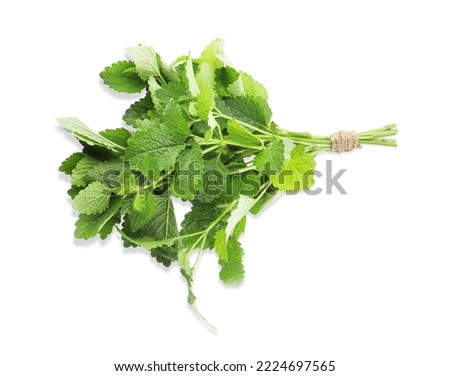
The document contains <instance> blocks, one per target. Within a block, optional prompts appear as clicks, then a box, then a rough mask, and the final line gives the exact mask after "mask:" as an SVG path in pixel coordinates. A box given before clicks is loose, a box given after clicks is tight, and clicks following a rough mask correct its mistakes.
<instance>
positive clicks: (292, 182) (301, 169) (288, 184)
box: [270, 145, 315, 192]
mask: <svg viewBox="0 0 450 376" xmlns="http://www.w3.org/2000/svg"><path fill="white" fill-rule="evenodd" d="M314 167H315V161H314V157H313V156H312V155H310V154H308V153H306V152H305V148H304V147H303V146H302V145H298V146H296V147H295V148H294V149H292V151H291V154H290V159H288V160H287V161H286V162H285V164H284V166H283V169H282V170H281V171H280V173H279V174H277V175H271V176H270V181H271V183H272V184H273V186H274V187H275V188H278V189H279V190H280V191H292V192H299V191H302V190H304V189H307V188H309V187H311V186H312V185H313V184H314Z"/></svg>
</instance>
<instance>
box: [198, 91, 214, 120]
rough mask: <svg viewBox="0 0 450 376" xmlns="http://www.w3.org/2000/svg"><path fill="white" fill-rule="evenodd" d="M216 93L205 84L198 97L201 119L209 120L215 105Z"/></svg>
mask: <svg viewBox="0 0 450 376" xmlns="http://www.w3.org/2000/svg"><path fill="white" fill-rule="evenodd" d="M215 95H216V93H215V91H214V90H213V89H211V88H210V87H208V86H203V87H202V88H201V90H200V93H199V94H198V97H197V106H196V109H197V115H198V117H199V118H200V119H202V120H204V121H208V119H209V115H210V113H211V110H212V109H213V108H214V106H215V101H214V97H215Z"/></svg>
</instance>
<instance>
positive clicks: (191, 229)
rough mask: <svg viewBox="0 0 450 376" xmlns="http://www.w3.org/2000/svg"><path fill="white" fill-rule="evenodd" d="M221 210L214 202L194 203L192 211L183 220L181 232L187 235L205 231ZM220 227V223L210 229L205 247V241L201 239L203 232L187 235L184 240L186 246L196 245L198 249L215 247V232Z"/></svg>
mask: <svg viewBox="0 0 450 376" xmlns="http://www.w3.org/2000/svg"><path fill="white" fill-rule="evenodd" d="M221 212H222V210H221V209H220V208H218V207H217V206H215V205H213V204H203V203H194V205H192V208H191V211H190V212H188V213H186V215H185V216H184V219H183V222H181V231H180V234H181V235H183V236H185V235H189V234H194V233H196V232H201V231H204V230H205V229H206V228H207V227H208V226H210V225H211V223H212V222H213V221H214V220H215V219H217V217H218V216H219V215H220V214H221ZM219 227H220V223H218V224H217V225H216V226H215V227H214V228H212V229H211V230H210V231H209V233H208V235H207V236H206V238H205V240H204V244H203V248H202V243H203V241H199V239H200V238H201V237H202V234H199V235H196V236H190V237H186V238H185V240H184V245H185V247H188V248H189V247H195V248H197V249H207V248H213V246H214V234H215V232H216V231H217V230H218V228H219Z"/></svg>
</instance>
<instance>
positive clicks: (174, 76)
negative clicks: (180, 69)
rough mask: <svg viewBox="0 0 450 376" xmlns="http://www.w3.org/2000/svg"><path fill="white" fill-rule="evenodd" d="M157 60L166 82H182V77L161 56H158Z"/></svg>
mask: <svg viewBox="0 0 450 376" xmlns="http://www.w3.org/2000/svg"><path fill="white" fill-rule="evenodd" d="M156 60H157V61H158V66H159V70H160V71H161V75H162V76H163V78H164V79H165V80H166V81H172V82H178V81H181V78H180V76H179V75H178V73H177V72H176V70H175V69H173V67H171V66H170V65H169V64H167V63H166V62H165V61H164V60H163V59H162V58H161V56H159V54H156Z"/></svg>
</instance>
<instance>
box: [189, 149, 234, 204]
mask: <svg viewBox="0 0 450 376" xmlns="http://www.w3.org/2000/svg"><path fill="white" fill-rule="evenodd" d="M219 157H220V155H219V156H217V157H215V158H213V159H209V160H205V162H204V164H205V173H204V174H203V177H202V178H203V190H202V192H201V194H200V195H198V196H197V197H196V200H197V201H199V202H202V203H210V202H212V201H214V200H215V199H217V198H218V197H220V196H221V195H222V194H223V192H224V191H225V189H226V182H227V176H228V172H229V170H228V168H227V167H226V166H225V165H224V164H223V162H222V161H221V160H220V158H219Z"/></svg>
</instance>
